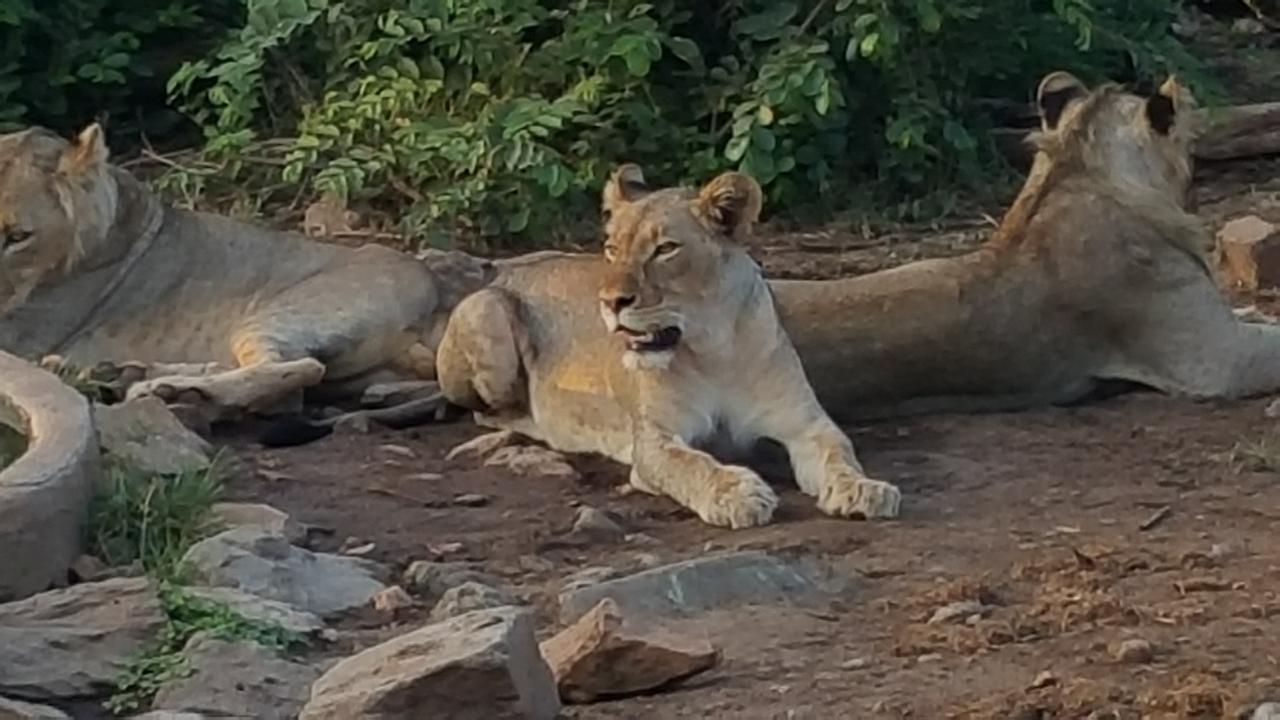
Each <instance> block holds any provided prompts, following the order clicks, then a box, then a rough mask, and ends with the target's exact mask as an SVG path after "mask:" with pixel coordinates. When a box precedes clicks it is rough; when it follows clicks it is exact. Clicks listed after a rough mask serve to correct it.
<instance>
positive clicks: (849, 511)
mask: <svg viewBox="0 0 1280 720" xmlns="http://www.w3.org/2000/svg"><path fill="white" fill-rule="evenodd" d="M901 503H902V493H901V492H900V491H899V490H898V488H896V487H894V486H893V485H890V484H889V483H887V482H881V481H879V480H871V479H869V478H864V477H858V476H855V475H853V474H844V473H841V474H839V475H838V476H836V477H833V478H830V479H829V480H828V481H827V482H826V483H825V484H824V485H823V487H822V489H821V491H819V493H818V509H819V510H821V511H822V512H824V513H826V514H828V515H835V516H837V517H862V518H866V519H868V520H873V519H877V518H895V517H897V516H898V507H899V505H901Z"/></svg>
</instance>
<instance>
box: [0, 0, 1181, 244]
mask: <svg viewBox="0 0 1280 720" xmlns="http://www.w3.org/2000/svg"><path fill="white" fill-rule="evenodd" d="M1177 8H1178V2H1177V0H1125V2H1110V3H1101V2H1094V0H950V1H946V2H944V1H943V0H805V1H804V2H799V1H798V0H732V1H731V2H709V3H689V2H678V1H677V0H651V1H648V2H645V1H642V0H608V1H607V2H606V0H467V1H463V0H361V1H360V2H355V1H354V0H209V1H207V2H200V1H198V0H129V1H128V2H126V0H59V2H57V3H40V2H38V0H0V32H3V33H5V37H4V39H5V40H6V44H5V46H4V48H3V49H0V100H3V101H4V102H0V108H4V110H3V113H4V114H3V115H0V119H7V120H10V121H12V120H19V119H25V120H42V121H48V120H50V119H53V120H56V121H57V122H58V123H59V126H60V127H66V126H68V125H70V124H73V123H74V124H78V123H80V122H81V121H83V120H84V119H87V117H86V116H87V115H88V114H90V113H98V112H110V113H114V117H115V120H116V122H117V123H118V124H119V123H120V122H122V121H127V120H129V119H130V118H131V117H132V113H131V111H130V108H131V107H133V106H138V109H137V111H136V113H137V114H138V115H139V116H141V117H143V118H144V119H147V120H151V119H153V118H155V117H157V116H164V115H165V113H166V112H168V111H165V110H163V109H162V108H159V107H158V106H159V105H160V102H159V101H151V100H150V99H149V98H148V97H147V95H146V93H147V92H148V90H147V89H148V88H152V87H153V86H154V85H155V84H156V83H157V82H159V81H160V80H167V91H168V94H169V99H170V102H171V103H172V104H173V106H174V107H176V108H178V109H180V110H181V111H182V112H183V113H185V114H186V115H187V117H188V118H189V119H190V120H192V121H193V122H194V123H195V125H196V126H198V128H199V129H200V130H201V131H202V134H203V139H202V141H201V152H200V157H199V158H197V161H194V162H185V161H184V163H183V164H182V166H181V167H179V168H177V169H175V170H174V171H173V172H171V173H169V174H167V175H166V176H165V177H163V178H161V186H162V187H164V188H168V189H170V190H175V191H177V193H178V194H179V195H180V196H181V197H182V198H183V199H184V200H185V201H186V202H189V203H196V202H200V200H201V198H202V197H205V198H207V197H210V195H209V194H210V193H212V197H215V198H221V197H223V196H224V194H226V193H230V194H232V195H233V196H234V197H236V199H237V200H238V201H239V202H240V203H241V205H242V206H246V207H249V208H251V209H257V208H258V207H260V206H261V205H262V204H263V203H278V204H281V205H286V206H288V207H291V208H297V207H299V205H300V203H303V202H305V201H306V199H307V198H310V197H315V196H317V195H318V194H320V193H330V194H333V195H335V196H337V197H339V198H342V199H347V200H356V201H360V202H362V203H365V204H366V205H368V206H370V207H371V208H372V209H373V210H375V211H382V212H384V213H385V214H386V215H388V216H390V217H394V218H398V219H402V220H403V230H404V231H405V232H406V233H408V234H410V235H412V236H414V237H416V238H425V239H426V240H428V241H429V242H433V243H437V244H442V243H445V242H457V241H459V238H461V239H462V240H463V241H465V240H467V239H472V240H476V239H478V240H483V241H485V243H486V244H489V243H491V242H492V241H494V240H501V239H503V238H511V237H516V236H522V235H523V236H532V237H539V236H541V237H543V238H544V239H545V236H546V233H547V232H548V231H549V230H550V229H551V228H563V227H566V226H565V225H564V222H565V221H566V220H567V219H573V218H585V217H590V216H592V215H594V211H595V206H596V204H597V199H596V194H597V193H598V192H599V187H600V184H601V181H602V179H603V177H604V175H605V174H606V173H607V171H608V170H609V168H611V167H612V166H614V165H615V164H616V163H618V162H620V161H627V160H629V161H636V162H640V163H642V164H643V166H644V167H645V168H646V170H647V171H648V172H649V174H650V176H651V178H652V179H653V180H654V181H655V182H660V183H675V182H692V181H701V180H705V179H706V178H707V177H708V176H709V175H710V174H712V173H714V172H717V171H720V170H724V169H728V168H738V169H741V170H744V171H746V172H749V173H751V174H752V175H754V176H756V177H757V178H758V179H759V180H760V181H761V182H762V183H763V184H764V186H765V188H766V190H767V192H768V194H769V199H770V203H769V205H768V206H767V207H770V208H783V207H785V208H787V210H788V213H789V214H794V213H796V212H801V211H805V210H810V211H815V212H819V213H824V214H825V213H830V212H832V211H835V210H840V209H847V208H849V207H850V206H853V205H859V204H862V205H863V206H864V207H873V208H878V209H879V211H880V212H881V213H883V212H884V211H889V212H890V214H894V213H898V214H905V215H919V214H922V213H932V212H936V211H938V210H939V209H943V208H942V206H940V205H938V204H937V203H936V202H934V201H936V200H938V199H940V198H941V199H945V195H943V194H940V193H938V192H937V191H939V190H942V189H947V188H955V187H957V186H958V187H961V188H964V187H965V186H968V187H971V188H973V187H979V188H983V187H985V188H990V187H991V180H992V178H994V177H997V176H998V175H999V173H1000V171H1001V170H1002V169H1003V168H1002V167H1001V165H1000V163H999V161H998V159H997V154H996V152H995V151H994V148H993V147H992V145H991V143H990V142H989V141H988V140H987V137H988V135H987V133H986V132H985V129H986V126H987V123H988V111H987V110H984V105H983V103H982V102H981V101H982V100H984V99H1006V100H1007V99H1012V100H1016V101H1025V100H1027V99H1029V96H1030V94H1031V92H1032V90H1033V88H1034V86H1035V83H1036V82H1037V80H1038V79H1039V78H1040V77H1041V76H1042V75H1043V74H1044V73H1046V72H1048V71H1050V70H1053V69H1058V68H1068V69H1071V70H1074V71H1075V72H1077V74H1079V75H1081V76H1083V77H1084V78H1086V79H1087V80H1095V81H1096V80H1098V79H1101V78H1113V79H1120V80H1138V81H1143V82H1150V81H1152V80H1156V79H1159V76H1161V75H1163V74H1164V73H1165V72H1166V71H1167V70H1171V69H1177V70H1180V71H1182V73H1183V76H1184V78H1185V79H1189V80H1191V81H1192V85H1193V87H1195V89H1197V90H1198V91H1200V92H1201V93H1203V91H1204V90H1205V89H1206V88H1205V83H1204V82H1203V80H1204V78H1203V77H1201V76H1200V75H1199V73H1198V65H1197V64H1196V63H1195V62H1194V60H1193V59H1192V58H1191V57H1190V56H1189V55H1188V54H1187V53H1186V52H1185V50H1184V49H1183V48H1182V47H1181V46H1180V45H1179V44H1178V42H1177V41H1176V40H1175V39H1174V38H1173V37H1172V36H1171V35H1170V34H1169V27H1170V24H1171V21H1172V20H1173V18H1174V14H1175V12H1176V10H1177ZM193 38H194V39H195V40H196V41H195V42H192V39H193ZM206 45H211V46H212V47H206ZM176 60H187V61H188V62H186V63H185V64H183V65H181V67H180V69H178V70H177V71H176V72H173V73H169V72H168V70H167V69H166V68H170V67H176V64H175V62H176ZM152 124H154V123H152ZM161 124H162V125H163V123H161ZM170 129H171V130H172V128H170ZM161 134H163V133H161ZM202 194H203V195H202ZM215 204H217V203H215Z"/></svg>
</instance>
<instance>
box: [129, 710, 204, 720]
mask: <svg viewBox="0 0 1280 720" xmlns="http://www.w3.org/2000/svg"><path fill="white" fill-rule="evenodd" d="M129 720H208V719H207V718H206V717H205V716H204V715H201V714H200V713H193V712H181V711H178V710H152V711H151V712H147V713H143V714H141V715H134V716H133V717H131V718H129Z"/></svg>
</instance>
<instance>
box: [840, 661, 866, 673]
mask: <svg viewBox="0 0 1280 720" xmlns="http://www.w3.org/2000/svg"><path fill="white" fill-rule="evenodd" d="M870 664H871V661H870V660H867V659H866V658H850V659H848V660H845V661H844V662H842V663H840V669H841V670H861V669H863V668H865V667H867V666H868V665H870Z"/></svg>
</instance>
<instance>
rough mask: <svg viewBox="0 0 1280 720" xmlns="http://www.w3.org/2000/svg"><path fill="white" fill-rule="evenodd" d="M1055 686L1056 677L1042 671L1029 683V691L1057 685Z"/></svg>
mask: <svg viewBox="0 0 1280 720" xmlns="http://www.w3.org/2000/svg"><path fill="white" fill-rule="evenodd" d="M1057 684H1058V676H1057V675H1054V674H1053V673H1051V672H1049V671H1048V670H1042V671H1040V672H1039V673H1038V674H1037V675H1036V677H1035V679H1034V680H1032V681H1031V689H1032V690H1039V689H1041V688H1047V687H1049V686H1050V685H1057Z"/></svg>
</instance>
